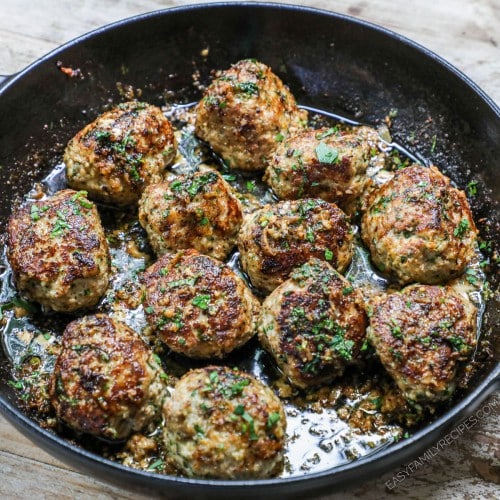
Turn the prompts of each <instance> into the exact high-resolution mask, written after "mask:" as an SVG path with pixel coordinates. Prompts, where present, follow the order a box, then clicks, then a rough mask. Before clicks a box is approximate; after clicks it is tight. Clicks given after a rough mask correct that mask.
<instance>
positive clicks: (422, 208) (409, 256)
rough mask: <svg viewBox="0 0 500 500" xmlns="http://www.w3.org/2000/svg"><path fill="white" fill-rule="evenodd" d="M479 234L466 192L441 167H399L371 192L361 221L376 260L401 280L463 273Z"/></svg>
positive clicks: (425, 280) (432, 281) (426, 279)
mask: <svg viewBox="0 0 500 500" xmlns="http://www.w3.org/2000/svg"><path fill="white" fill-rule="evenodd" d="M476 235H477V229H476V226H475V224H474V221H473V219H472V214H471V211H470V208H469V204H468V203H467V199H466V197H465V194H464V192H463V191H460V190H458V189H456V188H454V187H452V186H451V185H450V180H449V179H448V177H446V176H444V175H443V174H442V173H441V172H440V171H439V170H438V169H437V168H436V167H430V168H426V167H422V166H419V165H412V166H410V167H407V168H405V169H403V170H400V171H398V172H396V174H395V176H394V177H393V179H391V180H390V181H388V182H387V183H386V184H384V185H382V186H381V187H380V189H378V190H376V191H375V192H374V193H373V194H372V196H371V199H370V200H369V202H368V204H367V209H366V212H365V213H364V215H363V218H362V221H361V236H362V238H363V242H364V243H365V245H366V246H367V247H368V248H369V250H370V253H371V257H372V260H373V262H374V264H375V265H376V266H377V267H378V268H379V269H380V270H381V271H382V272H384V273H386V274H387V275H388V276H389V277H390V278H392V279H393V280H395V281H397V282H398V283H400V284H407V283H412V282H419V283H426V284H437V283H442V282H444V281H447V280H449V279H451V278H454V277H456V276H458V275H460V274H462V273H463V272H464V270H465V268H466V266H467V265H468V264H469V262H470V261H471V259H472V257H473V256H474V251H475V242H476Z"/></svg>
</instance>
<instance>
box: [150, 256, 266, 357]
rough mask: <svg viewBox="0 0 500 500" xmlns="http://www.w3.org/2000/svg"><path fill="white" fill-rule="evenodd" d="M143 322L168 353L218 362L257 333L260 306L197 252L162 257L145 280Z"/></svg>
mask: <svg viewBox="0 0 500 500" xmlns="http://www.w3.org/2000/svg"><path fill="white" fill-rule="evenodd" d="M144 281H145V285H146V287H145V299H144V310H145V312H146V319H147V321H148V324H149V325H150V326H151V328H152V332H153V333H154V334H155V335H157V336H158V337H159V338H160V339H161V340H162V341H163V342H165V344H167V345H168V347H170V348H171V349H172V350H173V351H176V352H179V353H182V354H184V355H186V356H189V357H192V358H214V357H215V358H221V357H223V356H225V355H226V354H228V353H229V352H231V351H233V350H234V349H236V348H237V347H240V346H242V345H243V344H245V343H246V342H247V341H248V340H249V339H250V338H252V337H253V335H254V334H255V333H256V331H257V328H256V323H257V317H258V314H259V309H260V304H259V302H258V300H257V299H256V298H255V297H254V296H253V295H252V293H251V292H250V290H249V289H248V288H247V286H246V285H245V283H244V282H243V280H242V279H241V278H240V277H239V276H237V275H236V274H235V273H234V272H233V271H232V270H231V268H230V267H228V266H227V265H225V264H223V263H222V262H220V261H217V260H215V259H213V258H212V257H208V256H206V255H201V254H200V253H198V252H197V251H196V250H185V251H181V252H178V253H176V254H166V255H164V256H163V257H161V258H160V259H159V260H158V261H157V262H156V263H154V264H153V265H152V266H151V267H149V268H148V269H147V271H146V273H145V274H144Z"/></svg>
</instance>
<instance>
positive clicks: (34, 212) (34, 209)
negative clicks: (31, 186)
mask: <svg viewBox="0 0 500 500" xmlns="http://www.w3.org/2000/svg"><path fill="white" fill-rule="evenodd" d="M30 217H31V220H32V221H33V222H36V221H37V220H40V209H39V208H38V205H35V204H33V205H31V210H30Z"/></svg>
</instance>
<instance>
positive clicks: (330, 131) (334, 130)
mask: <svg viewBox="0 0 500 500" xmlns="http://www.w3.org/2000/svg"><path fill="white" fill-rule="evenodd" d="M338 131H339V129H338V127H331V128H329V129H327V130H325V131H324V132H320V133H318V134H316V139H318V140H321V139H324V138H325V137H328V136H330V135H333V134H337V133H338Z"/></svg>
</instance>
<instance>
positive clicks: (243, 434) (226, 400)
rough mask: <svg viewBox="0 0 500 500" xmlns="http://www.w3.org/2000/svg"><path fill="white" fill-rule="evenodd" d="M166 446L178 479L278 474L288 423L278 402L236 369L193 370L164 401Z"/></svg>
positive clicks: (243, 477)
mask: <svg viewBox="0 0 500 500" xmlns="http://www.w3.org/2000/svg"><path fill="white" fill-rule="evenodd" d="M163 414H164V417H165V427H164V443H165V446H166V448H167V451H168V453H167V455H168V460H169V461H170V462H171V463H172V464H173V465H174V466H175V467H176V468H177V469H178V470H179V472H180V473H181V474H185V475H186V476H190V477H206V478H217V479H251V478H265V477H269V476H273V475H276V474H277V473H279V472H280V470H281V468H282V462H283V450H284V444H285V430H286V420H285V412H284V409H283V405H282V403H281V401H280V400H279V399H278V397H277V396H276V395H275V394H274V393H273V392H272V391H271V389H269V387H266V386H265V385H264V384H262V383H261V382H260V381H259V380H257V379H255V378H254V377H252V376H251V375H249V374H247V373H244V372H241V371H239V370H237V369H231V368H228V367H223V366H207V367H205V368H200V369H197V370H192V371H190V372H188V373H187V374H186V375H184V376H183V377H182V378H181V379H180V380H179V381H178V383H177V384H176V386H175V389H174V393H173V396H172V397H171V398H169V399H168V400H166V402H165V405H164V408H163Z"/></svg>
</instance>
